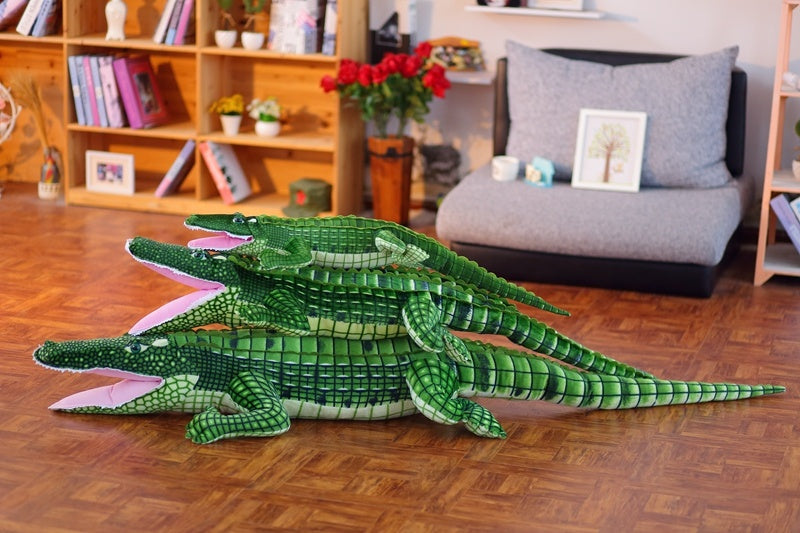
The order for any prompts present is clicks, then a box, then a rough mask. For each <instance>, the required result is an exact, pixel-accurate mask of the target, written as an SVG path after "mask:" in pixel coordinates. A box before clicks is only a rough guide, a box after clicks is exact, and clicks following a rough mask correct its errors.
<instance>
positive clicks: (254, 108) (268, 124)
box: [247, 97, 281, 137]
mask: <svg viewBox="0 0 800 533" xmlns="http://www.w3.org/2000/svg"><path fill="white" fill-rule="evenodd" d="M247 112H248V114H249V115H250V118H253V119H255V121H256V126H255V131H256V135H258V136H259V137H274V136H276V135H278V133H280V131H281V122H280V118H281V106H280V105H279V104H278V99H277V98H274V97H271V98H267V99H266V100H259V99H258V98H254V99H253V101H251V102H250V103H249V104H247Z"/></svg>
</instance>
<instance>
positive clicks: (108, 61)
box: [97, 56, 125, 128]
mask: <svg viewBox="0 0 800 533" xmlns="http://www.w3.org/2000/svg"><path fill="white" fill-rule="evenodd" d="M97 62H98V69H99V71H100V83H101V84H102V86H103V100H104V101H105V104H106V115H107V116H108V125H109V126H110V127H112V128H121V127H123V126H124V125H125V115H124V113H123V112H122V103H121V102H120V99H119V90H118V89H117V80H116V77H115V76H114V65H113V62H114V58H113V57H112V56H100V57H98V58H97Z"/></svg>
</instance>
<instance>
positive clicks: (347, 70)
mask: <svg viewBox="0 0 800 533" xmlns="http://www.w3.org/2000/svg"><path fill="white" fill-rule="evenodd" d="M357 78H358V63H356V62H355V61H353V60H352V59H342V63H341V65H339V83H341V84H342V85H350V84H351V83H353V82H355V81H356V79H357Z"/></svg>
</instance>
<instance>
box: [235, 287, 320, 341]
mask: <svg viewBox="0 0 800 533" xmlns="http://www.w3.org/2000/svg"><path fill="white" fill-rule="evenodd" d="M237 312H238V314H239V317H240V318H241V319H242V320H243V321H244V322H246V323H247V324H249V325H250V326H255V327H267V328H272V329H275V330H276V331H279V332H281V333H286V334H288V335H311V328H310V327H309V325H308V316H307V315H306V314H305V312H304V311H303V309H302V307H300V303H299V302H298V301H297V297H296V296H294V295H293V294H292V293H290V292H289V291H286V290H282V289H276V290H274V291H271V292H270V293H269V294H268V295H267V297H266V298H265V299H264V305H258V304H245V303H242V304H241V305H240V306H239V307H238V309H237Z"/></svg>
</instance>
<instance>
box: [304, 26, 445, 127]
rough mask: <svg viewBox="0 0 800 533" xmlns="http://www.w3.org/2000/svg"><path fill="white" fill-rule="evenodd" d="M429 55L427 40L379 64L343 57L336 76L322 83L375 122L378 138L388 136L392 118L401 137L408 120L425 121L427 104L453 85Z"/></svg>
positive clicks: (325, 88) (385, 58)
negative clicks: (356, 106)
mask: <svg viewBox="0 0 800 533" xmlns="http://www.w3.org/2000/svg"><path fill="white" fill-rule="evenodd" d="M430 55H431V45H430V44H429V43H428V42H427V41H426V42H422V43H420V44H419V45H418V46H417V48H416V49H415V50H414V53H413V54H410V55H409V54H386V55H385V56H383V59H382V60H381V62H380V63H378V64H377V65H368V64H361V63H358V62H356V61H353V60H350V59H342V61H341V64H340V65H339V73H338V75H337V77H336V78H334V77H333V76H324V77H323V78H322V81H321V82H320V86H321V87H322V89H323V90H324V91H325V92H326V93H328V92H331V91H339V94H341V95H342V96H344V97H347V98H349V99H350V100H352V101H354V102H356V103H357V104H358V105H359V107H360V109H361V118H363V119H364V120H365V121H367V122H370V121H371V122H373V123H374V124H375V127H376V128H377V130H378V136H379V137H387V136H388V135H387V127H388V125H389V119H390V118H391V117H392V116H395V117H397V119H398V128H397V135H398V137H399V136H402V135H403V134H404V132H405V129H406V125H407V124H408V121H409V119H411V120H414V121H416V122H419V123H422V122H423V121H424V119H425V115H427V114H428V112H429V111H430V109H429V108H428V103H429V102H430V101H431V100H433V97H434V96H436V97H438V98H444V94H445V91H447V89H449V88H450V82H449V81H448V80H447V78H446V77H445V70H444V68H443V67H442V66H440V65H436V64H434V63H432V62H431V61H429V58H430Z"/></svg>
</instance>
